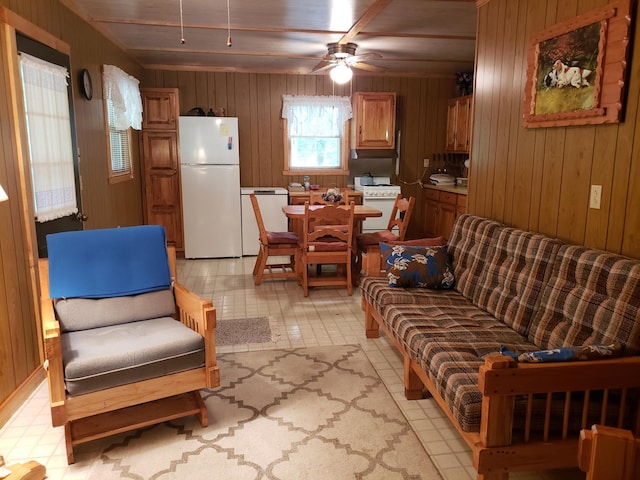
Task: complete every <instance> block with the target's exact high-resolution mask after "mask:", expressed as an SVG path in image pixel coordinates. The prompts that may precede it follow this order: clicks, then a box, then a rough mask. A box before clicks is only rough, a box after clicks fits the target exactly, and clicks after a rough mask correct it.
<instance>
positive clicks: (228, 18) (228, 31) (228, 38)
mask: <svg viewBox="0 0 640 480" xmlns="http://www.w3.org/2000/svg"><path fill="white" fill-rule="evenodd" d="M231 45H232V43H231V13H230V11H229V0H227V47H230V46H231Z"/></svg>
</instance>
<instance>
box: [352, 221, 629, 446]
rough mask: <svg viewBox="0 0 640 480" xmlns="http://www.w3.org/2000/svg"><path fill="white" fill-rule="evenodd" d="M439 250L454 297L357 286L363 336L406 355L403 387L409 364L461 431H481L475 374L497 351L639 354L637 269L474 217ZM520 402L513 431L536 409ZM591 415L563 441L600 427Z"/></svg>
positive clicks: (375, 284)
mask: <svg viewBox="0 0 640 480" xmlns="http://www.w3.org/2000/svg"><path fill="white" fill-rule="evenodd" d="M447 251H448V254H449V257H450V259H451V262H452V265H453V268H454V275H455V279H456V283H455V286H454V289H452V290H428V289H418V288H413V289H409V288H397V287H391V286H389V284H388V281H387V279H386V278H384V277H367V278H364V279H363V280H362V281H361V284H360V288H361V293H362V302H363V309H364V311H365V323H366V325H367V326H366V329H367V337H370V338H371V337H376V336H377V329H378V328H382V330H383V331H385V333H386V334H387V335H388V336H389V337H390V338H391V339H392V341H393V342H394V344H395V345H396V346H397V348H398V349H399V350H400V351H401V353H402V354H403V355H404V357H405V381H407V378H408V377H409V378H410V377H411V374H412V372H407V371H406V368H407V365H410V366H412V368H413V369H414V370H416V372H417V373H418V376H419V377H420V379H421V382H420V383H421V384H423V385H424V386H426V387H427V388H428V389H429V390H430V391H431V393H432V394H433V395H434V396H437V397H439V398H440V399H441V400H443V402H440V403H441V404H442V403H444V404H446V405H447V407H448V409H449V412H448V414H449V417H450V418H451V419H452V420H454V422H455V423H456V424H457V427H458V429H459V430H460V431H461V433H463V434H464V433H466V432H470V433H474V434H479V433H480V432H481V430H482V429H483V426H482V425H483V424H482V422H483V402H484V401H486V395H484V394H483V392H482V385H481V384H482V383H483V380H482V379H481V378H480V377H481V370H482V368H483V365H485V363H486V361H487V359H488V358H489V357H491V356H494V355H496V354H497V355H500V347H501V345H505V346H508V347H509V348H510V349H511V350H512V351H515V352H518V353H523V352H532V351H537V350H541V349H553V348H559V347H562V346H581V345H593V344H609V343H612V342H618V343H620V344H622V345H623V346H624V350H623V351H624V355H628V356H635V355H638V354H639V353H640V313H639V309H640V262H639V261H636V260H632V259H629V258H625V257H622V256H619V255H614V254H611V253H608V252H602V251H597V250H593V249H588V248H584V247H578V246H574V245H567V244H563V243H562V242H561V241H559V240H557V239H553V238H550V237H547V236H544V235H541V234H537V233H533V232H527V231H522V230H518V229H514V228H510V227H506V226H503V225H501V224H499V223H498V222H496V221H493V220H489V219H484V218H481V217H477V216H473V215H462V216H460V217H459V218H458V219H457V220H456V223H455V225H454V228H453V231H452V234H451V237H450V239H449V243H448V245H447ZM607 361H609V360H607ZM574 363H576V362H574ZM577 363H583V362H577ZM546 365H547V366H548V365H551V364H546ZM537 366H540V367H541V366H542V365H537ZM638 368H639V370H638V371H637V373H638V374H640V367H638ZM408 374H409V375H408ZM405 388H406V390H407V391H409V390H411V389H412V387H411V385H405ZM560 390H562V389H560ZM532 398H533V397H532ZM549 398H551V397H549ZM575 399H576V396H575V395H574V398H573V399H572V400H575ZM534 400H535V399H534ZM632 400H633V402H632ZM528 401H529V400H528V397H519V398H516V399H515V400H514V402H513V408H514V411H515V412H516V417H517V418H513V419H510V420H509V422H511V423H512V424H513V425H515V426H517V425H518V424H520V423H522V421H523V418H524V416H526V410H527V408H529V410H531V409H533V410H536V408H538V407H537V406H533V407H531V405H535V403H534V402H531V403H530V406H527V405H528ZM559 401H560V402H565V403H566V402H567V401H566V400H562V399H561V400H559ZM607 401H609V402H613V396H610V397H609V398H608V400H607ZM634 402H635V397H633V396H631V395H627V396H626V397H625V403H626V405H625V410H626V412H627V413H625V414H624V415H622V417H624V418H625V419H626V418H629V419H632V418H633V415H630V414H628V413H629V412H630V411H631V412H632V413H637V406H636V405H637V404H636V403H634ZM540 403H541V404H542V405H541V406H540V405H539V407H540V408H541V409H542V410H543V411H544V410H546V409H550V410H553V408H554V407H553V403H554V402H551V403H549V405H547V400H546V396H544V395H543V396H542V400H541V402H538V404H540ZM569 403H570V402H569ZM592 403H593V402H592ZM600 406H601V405H600ZM560 407H562V405H561V406H560ZM598 408H600V407H599V406H597V405H596V406H595V407H593V408H592V407H590V408H589V409H585V411H584V412H583V411H580V410H579V415H577V417H578V418H577V419H566V420H564V421H563V420H562V418H561V420H560V424H562V423H566V424H567V427H566V428H565V437H566V436H567V435H566V430H567V429H568V428H569V427H571V426H574V425H577V427H576V428H577V429H578V430H579V429H580V426H581V424H584V423H585V422H589V421H590V420H591V419H593V420H594V421H599V420H600V419H601V417H602V415H599V414H598V411H599V410H598ZM561 409H562V408H561ZM591 410H594V412H593V414H592V412H591ZM534 413H535V412H534ZM530 414H531V413H530ZM518 415H520V417H518ZM561 416H562V415H561ZM485 421H486V419H485ZM529 423H531V418H530V419H529ZM533 423H534V429H535V423H536V422H533ZM541 425H542V427H541V428H544V429H546V430H547V431H548V430H553V429H554V425H544V424H541ZM485 428H486V426H485ZM559 428H560V429H561V427H559ZM511 435H515V434H514V433H511ZM472 438H476V437H472ZM476 440H477V438H476ZM474 441H475V440H474ZM576 442H577V437H576Z"/></svg>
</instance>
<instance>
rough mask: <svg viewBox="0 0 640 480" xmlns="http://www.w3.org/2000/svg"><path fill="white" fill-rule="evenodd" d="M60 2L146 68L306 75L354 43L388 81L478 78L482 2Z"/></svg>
mask: <svg viewBox="0 0 640 480" xmlns="http://www.w3.org/2000/svg"><path fill="white" fill-rule="evenodd" d="M61 2H62V3H63V4H64V5H66V6H67V7H68V8H69V9H71V10H72V11H74V12H75V13H76V14H78V15H79V16H80V17H82V18H84V19H85V20H86V21H88V22H89V23H90V24H92V25H93V26H94V27H95V28H96V29H97V30H99V31H100V32H102V33H103V34H104V35H105V36H106V37H108V38H109V39H110V40H111V41H113V42H114V43H116V44H117V45H119V46H120V47H121V48H122V49H123V50H125V51H127V52H128V53H129V54H130V55H131V56H132V57H133V58H134V59H135V60H137V61H138V62H139V63H140V64H141V65H142V66H144V67H146V68H152V69H170V70H208V71H225V72H229V71H231V72H268V73H296V74H307V73H310V72H311V71H312V70H313V69H314V67H315V66H317V65H318V64H319V63H320V62H321V61H322V60H323V57H324V56H325V55H326V54H327V44H328V43H331V42H340V43H347V42H354V43H356V44H357V45H358V47H357V50H356V55H360V54H364V53H369V52H374V53H377V54H379V55H381V56H382V58H381V59H375V60H367V63H368V64H371V65H374V66H377V67H382V68H383V69H384V70H383V72H382V73H384V74H386V75H403V76H441V75H451V74H453V73H455V72H464V71H473V60H474V52H475V34H476V2H475V0H444V1H436V0H228V5H229V9H228V10H227V0H182V2H181V1H180V0H61ZM181 3H182V22H181ZM227 13H228V14H229V15H227ZM227 19H229V25H230V32H229V30H228V22H227ZM181 24H182V27H181ZM183 32H184V33H183ZM229 33H230V36H231V40H232V46H230V47H228V46H227V39H228V36H229ZM182 38H184V40H185V42H184V44H182V43H181V39H182ZM361 71H362V70H361ZM325 73H326V71H325ZM355 73H356V75H357V74H358V71H355ZM366 73H367V74H371V73H372V72H370V71H367V72H366Z"/></svg>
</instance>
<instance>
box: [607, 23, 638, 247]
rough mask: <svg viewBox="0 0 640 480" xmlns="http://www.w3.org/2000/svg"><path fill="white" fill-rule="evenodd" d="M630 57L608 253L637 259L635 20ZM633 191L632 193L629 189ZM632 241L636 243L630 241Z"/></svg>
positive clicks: (611, 209) (636, 69)
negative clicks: (622, 254)
mask: <svg viewBox="0 0 640 480" xmlns="http://www.w3.org/2000/svg"><path fill="white" fill-rule="evenodd" d="M633 41H634V45H633V47H634V48H633V56H634V58H633V59H632V60H631V63H630V65H631V68H630V72H629V77H628V78H627V82H628V88H627V102H626V109H625V117H624V118H625V121H624V122H622V123H621V124H620V125H619V126H618V128H617V133H618V137H617V143H616V154H615V160H614V161H615V167H614V172H613V187H612V192H611V206H610V210H609V215H610V220H609V227H608V230H607V250H611V251H615V252H618V251H619V252H624V253H625V254H626V255H631V256H634V257H636V258H640V246H638V240H637V236H638V232H639V229H638V228H639V227H638V221H637V216H638V203H633V202H632V200H633V199H636V200H637V193H638V192H637V190H638V189H639V186H638V182H637V178H632V174H633V173H634V172H636V174H637V168H638V167H639V165H638V163H639V162H640V152H638V146H639V145H638V143H637V140H638V139H637V137H638V129H639V128H640V108H639V107H640V21H638V19H637V18H636V31H635V35H634V39H633ZM632 186H633V187H635V190H634V189H632V188H631V187H632ZM634 237H635V240H633V239H634Z"/></svg>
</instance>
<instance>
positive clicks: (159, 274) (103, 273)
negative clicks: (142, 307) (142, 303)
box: [47, 225, 171, 298]
mask: <svg viewBox="0 0 640 480" xmlns="http://www.w3.org/2000/svg"><path fill="white" fill-rule="evenodd" d="M47 250H48V254H49V290H50V294H51V298H78V297H82V298H105V297H121V296H125V295H135V294H138V293H144V292H151V291H155V290H164V289H167V288H169V287H170V286H171V273H170V271H169V261H168V257H167V247H166V238H165V230H164V227H161V226H159V225H142V226H135V227H124V228H107V229H100V230H82V231H76V232H62V233H55V234H51V235H47Z"/></svg>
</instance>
